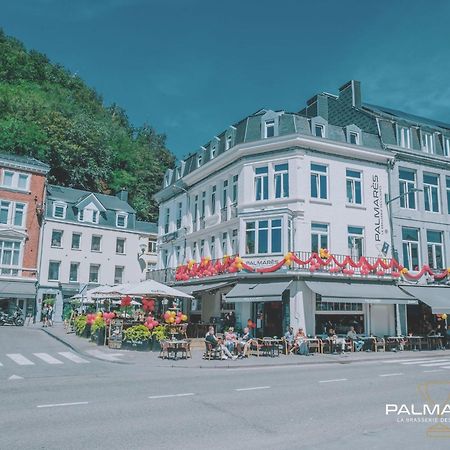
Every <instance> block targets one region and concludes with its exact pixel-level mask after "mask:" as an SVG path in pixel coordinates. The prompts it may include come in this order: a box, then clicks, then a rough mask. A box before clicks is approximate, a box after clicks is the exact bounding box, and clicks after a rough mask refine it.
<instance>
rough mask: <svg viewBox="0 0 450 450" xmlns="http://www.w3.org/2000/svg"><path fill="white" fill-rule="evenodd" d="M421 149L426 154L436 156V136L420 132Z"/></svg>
mask: <svg viewBox="0 0 450 450" xmlns="http://www.w3.org/2000/svg"><path fill="white" fill-rule="evenodd" d="M420 147H421V148H422V151H423V152H425V153H429V154H430V155H432V154H434V136H433V133H430V132H428V131H421V132H420Z"/></svg>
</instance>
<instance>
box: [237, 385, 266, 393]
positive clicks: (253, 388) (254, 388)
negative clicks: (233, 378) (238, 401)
mask: <svg viewBox="0 0 450 450" xmlns="http://www.w3.org/2000/svg"><path fill="white" fill-rule="evenodd" d="M258 389H270V386H254V387H248V388H240V389H235V391H237V392H242V391H257V390H258Z"/></svg>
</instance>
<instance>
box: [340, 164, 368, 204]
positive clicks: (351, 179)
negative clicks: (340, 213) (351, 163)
mask: <svg viewBox="0 0 450 450" xmlns="http://www.w3.org/2000/svg"><path fill="white" fill-rule="evenodd" d="M348 171H351V172H357V173H359V177H355V176H353V175H349V174H348ZM349 184H350V190H351V198H349V197H348V185H349ZM357 184H359V191H360V194H361V201H360V202H357V201H356V185H357ZM363 186H364V183H363V173H362V172H361V171H360V170H357V169H351V168H346V169H345V196H346V201H347V204H349V205H362V204H363V203H364V192H363Z"/></svg>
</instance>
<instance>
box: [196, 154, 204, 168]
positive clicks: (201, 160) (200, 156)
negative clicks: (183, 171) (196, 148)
mask: <svg viewBox="0 0 450 450" xmlns="http://www.w3.org/2000/svg"><path fill="white" fill-rule="evenodd" d="M202 164H203V155H202V154H201V153H199V154H198V156H197V167H200V166H201V165H202Z"/></svg>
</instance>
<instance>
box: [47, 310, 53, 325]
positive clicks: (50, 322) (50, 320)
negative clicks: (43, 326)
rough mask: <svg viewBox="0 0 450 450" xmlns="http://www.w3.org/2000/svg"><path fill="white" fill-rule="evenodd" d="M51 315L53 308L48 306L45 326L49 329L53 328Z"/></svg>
mask: <svg viewBox="0 0 450 450" xmlns="http://www.w3.org/2000/svg"><path fill="white" fill-rule="evenodd" d="M53 313H54V311H53V306H52V305H49V307H48V313H47V324H48V326H49V327H51V326H53Z"/></svg>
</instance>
